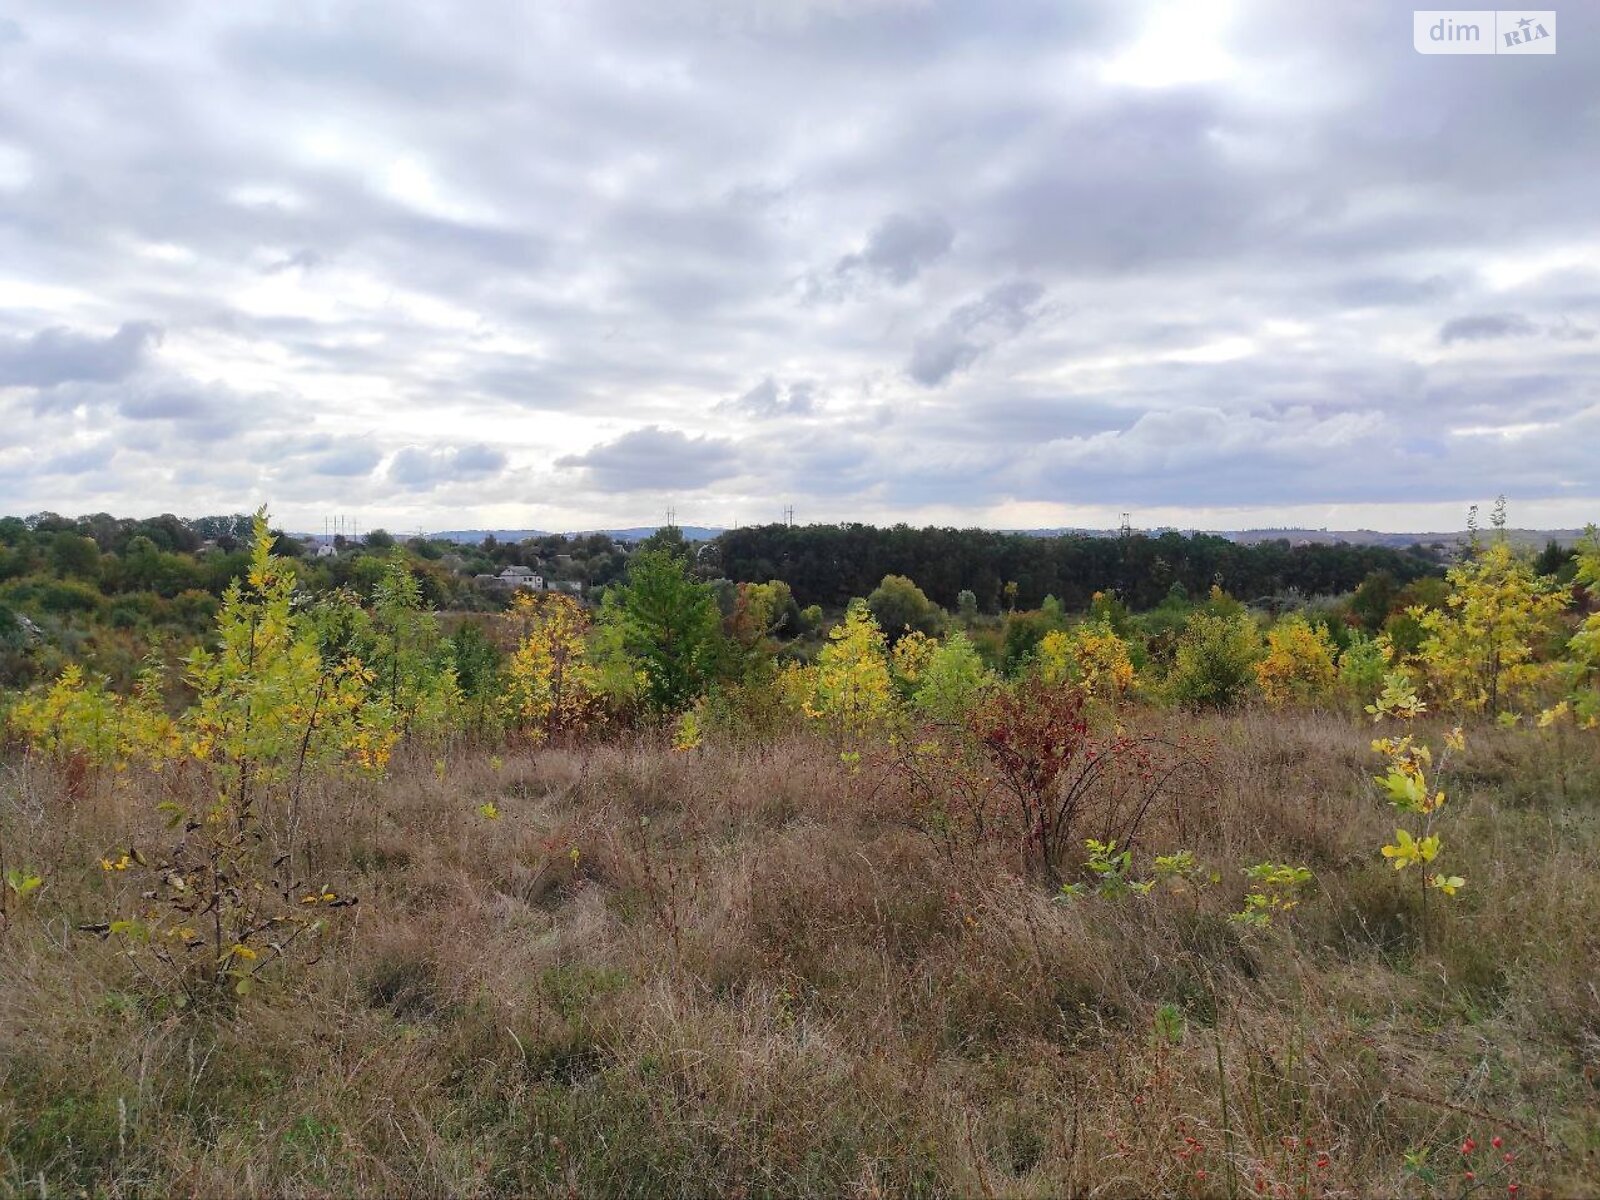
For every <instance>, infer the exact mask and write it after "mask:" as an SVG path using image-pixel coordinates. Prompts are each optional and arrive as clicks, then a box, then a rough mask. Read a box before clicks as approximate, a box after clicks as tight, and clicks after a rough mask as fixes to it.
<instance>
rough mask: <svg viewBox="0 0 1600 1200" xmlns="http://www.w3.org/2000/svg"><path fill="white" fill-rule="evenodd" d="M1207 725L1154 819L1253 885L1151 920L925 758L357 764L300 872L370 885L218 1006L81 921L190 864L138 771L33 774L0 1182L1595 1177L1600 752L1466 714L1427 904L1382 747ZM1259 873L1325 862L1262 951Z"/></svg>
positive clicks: (577, 1189)
mask: <svg viewBox="0 0 1600 1200" xmlns="http://www.w3.org/2000/svg"><path fill="white" fill-rule="evenodd" d="M1137 720H1138V721H1139V722H1140V723H1142V724H1143V725H1144V726H1146V727H1147V730H1148V731H1149V732H1152V733H1161V734H1173V733H1175V732H1177V730H1176V729H1175V728H1174V723H1175V722H1179V721H1180V718H1178V717H1175V716H1172V715H1170V714H1144V715H1141V716H1139V717H1138V718H1137ZM1183 732H1185V733H1188V734H1197V735H1199V736H1201V737H1203V738H1204V739H1205V741H1206V743H1207V744H1208V745H1209V746H1210V751H1209V759H1210V773H1209V776H1208V778H1209V779H1210V781H1211V782H1210V784H1209V785H1208V786H1209V789H1210V790H1209V794H1208V795H1206V796H1205V797H1203V801H1204V802H1203V803H1199V804H1196V805H1195V806H1194V807H1192V808H1191V810H1190V811H1189V812H1188V814H1187V815H1186V817H1185V819H1184V821H1183V823H1182V826H1181V829H1182V832H1183V834H1184V835H1185V836H1186V838H1187V840H1186V842H1185V843H1184V844H1183V846H1181V847H1180V846H1179V845H1177V844H1175V843H1174V841H1173V839H1175V838H1176V837H1177V836H1178V831H1179V825H1178V823H1177V822H1176V821H1175V820H1172V819H1169V818H1170V814H1169V815H1167V816H1158V818H1157V819H1156V820H1155V821H1154V823H1153V824H1152V825H1151V827H1150V829H1149V830H1148V832H1147V834H1146V841H1147V842H1148V843H1149V846H1148V848H1149V850H1151V851H1159V850H1172V849H1178V848H1187V849H1190V850H1192V851H1194V853H1195V854H1196V856H1197V857H1198V858H1199V859H1200V860H1201V861H1203V862H1204V863H1206V864H1207V865H1208V866H1209V867H1210V868H1212V869H1214V870H1215V871H1217V872H1218V873H1219V875H1220V879H1221V881H1220V882H1219V883H1218V884H1216V885H1215V886H1197V887H1193V888H1189V889H1186V890H1183V891H1176V890H1170V889H1163V890H1160V891H1158V892H1157V893H1155V894H1153V895H1152V896H1150V897H1148V898H1144V899H1140V898H1129V899H1126V900H1122V901H1109V900H1103V899H1100V898H1097V897H1092V896H1090V897H1082V898H1079V899H1077V900H1075V901H1073V902H1071V903H1066V904H1063V903H1057V902H1055V901H1054V899H1053V898H1052V897H1051V896H1049V895H1047V894H1045V893H1044V892H1043V891H1042V890H1041V889H1040V888H1039V887H1038V886H1036V885H1033V884H1030V883H1028V882H1026V881H1025V880H1024V878H1023V877H1022V875H1021V874H1020V873H1019V871H1018V864H1017V862H1016V861H1015V858H1016V855H1015V854H1014V852H1013V848H1012V847H1010V846H1009V845H1008V844H1007V843H1006V842H1005V841H1004V840H1003V839H1000V840H997V841H995V842H993V843H990V844H984V845H977V846H970V847H968V848H966V850H965V851H964V852H963V853H960V854H956V855H953V856H951V855H947V854H945V853H944V852H943V851H942V850H941V848H940V846H939V845H938V844H937V843H936V842H935V841H934V840H933V839H931V838H930V837H928V836H926V835H925V834H924V833H923V832H922V831H921V830H920V829H919V828H918V827H917V824H916V822H915V821H914V820H912V819H910V818H911V816H912V815H913V814H915V813H916V811H917V805H918V797H917V796H916V795H915V794H912V793H911V792H910V791H909V790H908V789H910V787H911V785H910V783H909V782H908V781H907V780H906V779H904V778H903V777H900V776H892V775H889V774H887V773H885V772H883V771H882V770H881V769H880V768H881V767H882V764H881V763H879V762H877V761H876V760H873V759H871V758H870V756H869V759H868V760H867V761H866V762H864V763H863V765H862V767H861V769H860V770H859V771H858V772H857V773H854V774H852V773H851V772H849V771H848V770H846V769H845V768H844V767H843V766H842V765H841V763H840V761H839V759H838V756H837V752H836V750H834V749H832V748H830V747H829V746H827V745H825V744H822V743H819V742H815V741H811V740H807V739H804V738H786V739H783V740H780V741H778V742H776V743H773V744H769V745H763V746H739V747H732V746H730V747H720V748H719V747H717V746H708V747H707V748H705V749H703V750H701V751H699V752H695V753H691V754H675V753H673V752H671V751H670V750H667V749H665V748H664V747H662V746H661V745H660V744H659V743H658V742H655V741H652V740H651V739H640V740H637V741H630V742H623V743H617V744H610V745H603V746H592V747H587V748H585V747H570V748H547V749H543V750H530V751H527V752H524V753H509V754H505V755H504V759H505V761H504V763H503V764H502V765H500V766H499V767H498V768H496V767H495V766H494V765H493V764H492V763H491V761H490V754H489V752H488V751H487V750H475V749H472V748H465V747H464V748H459V749H456V750H454V751H451V752H449V753H448V754H447V755H446V756H445V767H444V770H443V771H441V772H436V771H435V770H434V763H433V761H432V757H431V756H427V757H419V758H418V759H417V760H416V761H411V762H407V763H404V764H401V766H400V769H398V770H397V771H395V773H394V777H393V778H392V779H390V780H389V781H387V782H385V783H381V784H375V783H359V782H348V783H334V782H328V783H325V784H322V785H319V787H318V788H317V789H315V790H314V791H313V793H312V794H311V795H309V796H308V797H307V799H306V804H307V807H308V811H307V816H306V829H307V833H308V836H309V842H308V846H307V853H308V855H309V857H310V861H311V863H312V864H313V872H314V874H315V877H316V878H317V879H319V880H323V879H325V880H327V881H328V882H329V883H330V885H331V886H337V888H338V889H339V890H340V891H341V892H348V893H350V894H354V895H358V896H359V897H360V901H361V902H360V904H359V905H358V906H356V907H355V908H353V909H349V910H345V911H344V913H343V914H342V915H341V917H340V919H339V920H338V921H337V922H336V923H335V926H334V929H333V932H332V934H331V936H330V939H329V941H328V944H327V946H326V947H325V950H324V952H323V953H322V954H321V956H320V958H319V959H318V960H317V961H316V962H315V963H313V964H311V965H308V966H305V967H303V968H299V969H296V970H294V971H286V972H284V973H282V974H281V975H280V976H279V977H278V978H277V980H276V982H274V983H273V984H272V985H271V986H268V987H265V988H262V989H260V990H258V992H257V993H256V994H254V995H252V996H251V997H249V998H248V999H246V1000H243V1001H237V1002H232V1003H230V1004H227V1005H224V1006H221V1007H219V1008H217V1009H215V1010H211V1011H206V1012H193V1011H179V1010H177V1009H176V1008H174V1007H173V1006H172V1005H171V1003H170V998H168V997H165V996H163V995H161V994H160V993H159V992H158V991H156V990H155V989H153V988H151V987H150V986H149V985H148V984H147V983H146V982H145V981H143V980H142V979H141V978H140V977H139V976H138V975H137V974H136V973H135V972H134V971H133V970H132V969H131V968H130V966H129V964H128V963H127V962H126V961H125V960H124V959H122V958H121V957H119V955H118V954H117V953H116V949H115V946H114V945H112V944H110V943H107V942H102V941H100V940H99V939H97V938H94V937H92V936H87V935H84V934H80V933H78V932H76V931H75V930H76V927H77V926H78V925H79V924H81V923H85V922H90V921H97V920H104V919H106V917H107V915H108V914H112V913H115V912H117V911H125V910H126V909H127V908H128V907H129V906H130V905H131V904H132V903H133V902H134V900H135V897H134V896H133V895H131V894H130V889H132V888H133V887H135V886H136V884H135V883H134V882H132V881H131V880H129V879H127V878H125V877H116V876H112V875H108V874H107V873H105V872H103V871H101V870H100V869H99V868H98V867H97V866H96V865H95V864H96V860H97V859H98V857H99V856H100V855H101V854H102V853H106V852H108V851H110V850H111V849H113V848H114V847H118V846H122V845H125V844H127V843H129V842H135V843H139V844H158V843H159V839H160V837H161V836H162V834H161V830H160V823H159V821H158V820H157V817H156V814H155V812H154V799H153V797H152V796H151V795H149V794H147V793H146V788H145V785H143V784H142V783H141V782H140V781H138V780H137V779H128V778H127V777H120V778H108V779H102V780H90V781H86V782H84V781H79V782H78V783H77V784H72V781H70V780H68V779H67V778H65V777H64V776H63V775H61V774H60V773H59V772H57V771H54V770H53V769H51V768H49V767H47V766H45V765H42V764H40V763H37V762H34V761H29V760H23V759H15V758H14V759H12V760H11V761H10V762H8V763H7V764H6V766H5V767H4V768H3V770H4V774H3V777H0V845H3V849H4V858H5V862H6V863H7V864H20V863H26V864H28V865H29V866H32V867H33V868H35V869H37V870H39V871H40V872H41V873H42V874H43V875H44V877H45V879H46V884H45V887H44V889H43V890H42V892H41V893H40V894H39V895H38V896H37V900H36V903H33V904H32V905H30V907H29V908H28V910H26V911H24V912H22V913H21V914H20V915H18V916H17V917H15V919H14V920H13V922H12V924H11V926H10V928H9V929H8V930H7V931H6V932H5V934H4V935H3V940H0V1192H5V1193H7V1194H16V1195H36V1196H37V1195H46V1196H54V1195H69V1194H79V1193H82V1194H90V1195H106V1196H133V1195H174V1194H190V1195H206V1196H234V1195H274V1196H277V1195H303V1196H343V1195H352V1194H365V1195H380V1194H381V1195H439V1194H460V1195H483V1194H505V1195H519V1196H520V1195H585V1196H587V1195H612V1194H618V1195H706V1194H717V1195H740V1196H753V1195H786V1196H787V1195H829V1196H832V1195H841V1194H854V1195H885V1196H887V1195H902V1194H919V1193H926V1194H933V1195H964V1196H967V1195H970V1196H1062V1195H1105V1196H1144V1195H1158V1194H1160V1195H1228V1196H1251V1195H1256V1194H1265V1195H1271V1196H1279V1195H1281V1196H1300V1195H1307V1196H1350V1195H1375V1194H1383V1195H1398V1194H1402V1193H1404V1194H1414V1195H1427V1194H1438V1195H1451V1196H1453V1195H1457V1194H1460V1193H1461V1191H1462V1190H1463V1188H1464V1187H1465V1186H1466V1185H1465V1181H1464V1179H1463V1177H1462V1174H1461V1172H1462V1170H1463V1169H1464V1167H1463V1163H1464V1161H1465V1160H1464V1159H1463V1156H1462V1155H1461V1153H1460V1151H1459V1146H1460V1143H1461V1142H1462V1140H1463V1139H1464V1138H1466V1137H1469V1136H1470V1137H1473V1138H1474V1139H1476V1140H1477V1141H1478V1142H1479V1143H1480V1144H1481V1145H1483V1146H1487V1144H1488V1141H1489V1139H1490V1137H1491V1136H1500V1137H1501V1138H1502V1139H1503V1140H1504V1150H1503V1151H1497V1152H1496V1154H1497V1155H1498V1154H1499V1153H1502V1152H1510V1153H1513V1154H1515V1155H1516V1160H1515V1163H1514V1164H1513V1165H1512V1168H1511V1170H1512V1171H1513V1172H1514V1175H1513V1176H1510V1177H1507V1178H1501V1177H1500V1176H1493V1179H1494V1187H1496V1188H1498V1189H1499V1192H1500V1194H1505V1190H1504V1185H1505V1183H1506V1182H1507V1179H1508V1178H1515V1180H1516V1181H1517V1182H1518V1183H1519V1184H1520V1185H1521V1193H1520V1194H1522V1195H1524V1196H1534V1195H1541V1194H1547V1195H1577V1194H1586V1193H1594V1192H1596V1190H1597V1189H1596V1182H1595V1181H1596V1179H1597V1178H1600V1174H1597V1169H1596V1162H1595V1158H1594V1155H1595V1152H1596V1147H1597V1146H1600V1092H1597V1090H1596V1089H1597V1085H1600V994H1597V991H1596V987H1597V984H1596V978H1597V976H1600V970H1597V964H1600V953H1597V951H1600V932H1597V918H1600V804H1597V801H1600V748H1597V747H1596V745H1595V742H1594V739H1593V738H1592V737H1590V738H1588V739H1587V740H1585V739H1583V738H1581V737H1579V736H1577V735H1573V734H1570V733H1569V734H1565V735H1562V737H1563V739H1564V740H1563V741H1562V742H1561V743H1560V744H1559V745H1558V744H1557V742H1556V740H1555V737H1554V735H1549V734H1545V735H1533V734H1528V733H1521V734H1519V733H1508V732H1501V731H1496V730H1487V729H1486V730H1483V731H1479V732H1478V734H1477V735H1476V736H1475V737H1474V739H1473V743H1472V749H1471V752H1470V754H1469V756H1468V759H1467V764H1466V767H1467V773H1466V777H1465V781H1464V783H1463V784H1462V785H1461V787H1460V790H1459V795H1458V798H1457V799H1456V800H1455V801H1454V805H1455V808H1454V810H1453V811H1452V813H1451V815H1450V817H1449V825H1448V829H1447V837H1448V840H1449V846H1450V852H1451V854H1452V855H1454V856H1455V862H1456V864H1457V865H1458V867H1459V868H1460V869H1461V872H1462V873H1463V874H1466V875H1467V876H1468V877H1469V879H1470V881H1471V882H1470V886H1469V888H1468V890H1467V891H1465V892H1464V893H1463V894H1462V896H1461V897H1460V898H1459V899H1458V901H1457V902H1456V903H1455V904H1454V905H1452V906H1450V907H1449V908H1448V910H1446V909H1444V908H1443V907H1441V905H1440V904H1439V903H1437V902H1436V903H1435V904H1434V905H1433V906H1432V908H1431V911H1429V912H1427V913H1426V914H1424V912H1423V910H1422V908H1421V906H1420V904H1419V902H1418V896H1417V890H1416V889H1415V888H1414V887H1412V886H1410V881H1409V880H1408V879H1404V878H1400V877H1397V875H1396V873H1395V872H1393V871H1391V870H1389V869H1388V868H1387V867H1386V866H1385V865H1384V864H1383V863H1382V861H1381V859H1379V858H1378V856H1377V854H1376V847H1377V846H1378V845H1380V844H1381V843H1382V841H1383V840H1384V839H1385V838H1386V837H1388V836H1389V835H1390V834H1391V833H1392V825H1391V824H1390V823H1389V820H1388V813H1387V810H1386V809H1385V807H1384V806H1383V805H1382V804H1381V803H1380V802H1379V801H1378V800H1377V799H1376V798H1375V797H1374V794H1373V790H1372V788H1371V786H1370V780H1369V776H1370V774H1371V771H1372V769H1373V765H1374V760H1373V758H1372V755H1371V753H1370V750H1369V749H1368V745H1367V742H1368V740H1369V737H1370V733H1369V731H1368V730H1366V729H1364V728H1362V727H1360V726H1359V725H1357V724H1356V723H1355V722H1353V721H1351V720H1350V719H1348V718H1346V717H1339V716H1319V715H1300V716H1284V715H1272V714H1252V713H1247V714H1242V715H1239V716H1233V717H1215V718H1207V719H1205V720H1203V721H1202V722H1200V723H1199V724H1198V725H1195V724H1192V723H1186V728H1185V729H1184V730H1183ZM69 785H71V786H69ZM486 801H493V803H494V804H495V805H496V806H497V808H498V810H499V812H500V814H501V816H500V818H499V819H498V820H488V819H485V818H484V817H483V816H482V815H480V813H479V811H478V806H479V805H480V804H483V803H484V802H486ZM574 851H576V854H574V853H573V852H574ZM1267 858H1271V859H1274V860H1279V861H1293V862H1303V863H1305V864H1306V865H1308V866H1310V867H1311V868H1312V869H1313V870H1314V871H1315V872H1316V884H1315V886H1314V888H1313V889H1312V891H1311V894H1310V895H1309V896H1308V897H1307V899H1306V901H1305V902H1304V904H1303V905H1302V906H1301V907H1300V908H1298V909H1296V910H1295V911H1294V913H1293V914H1292V916H1291V918H1290V919H1289V920H1288V921H1286V922H1283V923H1280V925H1279V926H1278V927H1276V928H1274V929H1272V930H1269V931H1266V932H1264V933H1260V934H1246V933H1245V932H1243V931H1242V930H1241V929H1240V927H1239V926H1238V925H1236V924H1234V923H1230V922H1229V921H1228V920H1227V914H1228V913H1229V912H1230V911H1232V910H1233V909H1236V908H1237V907H1238V905H1239V900H1240V895H1241V893H1242V891H1243V890H1244V889H1243V881H1242V878H1241V876H1240V874H1239V871H1240V868H1241V867H1242V866H1243V865H1245V864H1248V863H1251V862H1255V861H1259V860H1261V859H1267ZM1424 919H1426V920H1427V922H1428V928H1427V930H1426V934H1427V936H1426V937H1424V936H1423V929H1422V922H1423V921H1424ZM1424 1153H1425V1154H1426V1156H1427V1157H1426V1159H1425V1160H1423V1159H1419V1158H1418V1157H1417V1155H1419V1154H1424ZM1408 1155H1410V1156H1412V1157H1411V1163H1412V1165H1411V1167H1410V1168H1408V1166H1407V1156H1408ZM1497 1161H1498V1160H1497ZM1430 1173H1432V1174H1431V1179H1430ZM1481 1174H1482V1176H1483V1178H1484V1179H1485V1180H1488V1179H1489V1178H1490V1176H1491V1175H1493V1172H1491V1171H1488V1170H1487V1169H1482V1170H1481Z"/></svg>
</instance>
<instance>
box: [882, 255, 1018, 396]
mask: <svg viewBox="0 0 1600 1200" xmlns="http://www.w3.org/2000/svg"><path fill="white" fill-rule="evenodd" d="M1043 296H1044V288H1043V287H1041V286H1040V285H1039V284H1037V283H1033V282H1030V281H1027V280H1017V281H1014V282H1012V283H1002V284H998V285H996V286H995V287H992V288H990V289H989V290H988V291H987V292H985V293H984V294H983V295H982V296H981V297H980V298H978V299H977V300H973V301H971V302H970V303H967V304H963V305H961V306H960V307H958V308H956V309H954V310H952V311H951V313H950V315H949V316H947V317H946V318H945V319H944V320H943V321H942V322H940V323H939V325H938V326H937V327H935V328H934V329H932V330H930V331H929V332H928V333H926V334H924V335H923V336H922V337H920V338H918V339H917V342H916V345H915V346H914V347H913V348H912V351H911V362H910V364H909V365H908V366H907V368H906V370H907V371H908V372H909V374H910V375H911V378H913V379H915V380H916V381H917V382H918V383H920V384H922V385H923V386H924V387H937V386H938V385H939V384H941V383H943V382H945V380H947V379H949V378H950V376H952V375H954V374H955V373H956V372H957V371H961V370H965V369H966V368H967V367H970V366H971V365H972V364H973V363H975V362H977V360H978V359H979V358H980V357H981V356H982V355H983V354H984V353H985V352H986V351H988V350H990V349H992V348H993V347H994V346H995V345H997V344H998V343H1000V342H1002V341H1004V340H1006V339H1007V338H1010V337H1015V336H1016V335H1017V334H1019V333H1021V332H1022V330H1024V329H1025V328H1027V326H1028V323H1029V322H1030V321H1031V320H1032V319H1033V316H1034V313H1033V309H1034V306H1035V305H1037V304H1038V303H1039V300H1040V299H1041V298H1042V297H1043Z"/></svg>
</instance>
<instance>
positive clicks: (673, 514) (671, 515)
mask: <svg viewBox="0 0 1600 1200" xmlns="http://www.w3.org/2000/svg"><path fill="white" fill-rule="evenodd" d="M677 517H678V510H677V509H675V508H669V509H667V528H668V529H671V528H672V527H673V526H675V525H676V524H677V523H678V521H677Z"/></svg>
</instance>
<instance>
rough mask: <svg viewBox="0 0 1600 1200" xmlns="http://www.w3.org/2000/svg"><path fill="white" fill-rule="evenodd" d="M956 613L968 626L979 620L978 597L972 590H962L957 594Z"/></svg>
mask: <svg viewBox="0 0 1600 1200" xmlns="http://www.w3.org/2000/svg"><path fill="white" fill-rule="evenodd" d="M956 612H957V614H958V615H959V616H960V617H961V619H962V620H963V621H965V622H967V623H968V624H971V623H972V622H973V621H976V620H977V619H978V597H977V595H976V594H975V593H974V592H973V590H972V589H971V588H962V589H961V591H960V592H958V593H957V594H956Z"/></svg>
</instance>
